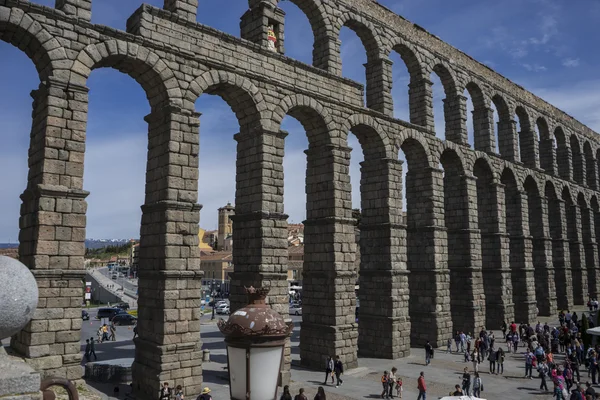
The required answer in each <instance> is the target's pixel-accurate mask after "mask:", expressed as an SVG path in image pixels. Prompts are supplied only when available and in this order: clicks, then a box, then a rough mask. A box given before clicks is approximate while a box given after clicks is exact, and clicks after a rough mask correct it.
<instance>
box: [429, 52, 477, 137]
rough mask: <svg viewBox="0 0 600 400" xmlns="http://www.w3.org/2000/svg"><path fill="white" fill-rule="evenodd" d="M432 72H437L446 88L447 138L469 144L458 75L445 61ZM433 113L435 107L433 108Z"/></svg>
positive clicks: (445, 115) (445, 121)
mask: <svg viewBox="0 0 600 400" xmlns="http://www.w3.org/2000/svg"><path fill="white" fill-rule="evenodd" d="M431 72H432V73H435V74H436V75H437V76H438V77H439V78H440V81H441V82H442V86H443V89H444V96H445V97H444V100H443V103H444V125H445V132H444V134H445V138H446V140H449V141H451V142H454V143H458V144H467V143H468V139H467V135H466V130H465V129H464V126H463V125H464V124H463V115H462V114H463V111H464V110H463V107H462V105H463V104H464V102H462V101H461V98H460V97H458V89H457V83H456V82H457V81H456V77H455V76H454V74H453V72H452V69H450V68H449V67H448V66H446V65H444V64H443V63H438V64H436V65H435V66H434V67H433V68H432V71H431ZM432 97H433V96H432ZM432 106H433V102H432ZM431 113H432V114H433V109H432V110H431Z"/></svg>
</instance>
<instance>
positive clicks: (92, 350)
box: [90, 337, 98, 361]
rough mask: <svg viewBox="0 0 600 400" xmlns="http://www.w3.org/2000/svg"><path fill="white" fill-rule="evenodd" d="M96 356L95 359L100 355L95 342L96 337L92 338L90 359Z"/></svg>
mask: <svg viewBox="0 0 600 400" xmlns="http://www.w3.org/2000/svg"><path fill="white" fill-rule="evenodd" d="M92 356H94V361H96V360H98V356H96V345H95V344H94V338H93V337H91V338H90V359H91V358H92Z"/></svg>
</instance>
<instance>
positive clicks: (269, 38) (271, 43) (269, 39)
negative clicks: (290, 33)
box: [267, 25, 277, 52]
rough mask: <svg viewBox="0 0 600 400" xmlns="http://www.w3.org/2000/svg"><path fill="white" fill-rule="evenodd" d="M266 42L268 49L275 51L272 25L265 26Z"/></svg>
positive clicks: (275, 43) (275, 39)
mask: <svg viewBox="0 0 600 400" xmlns="http://www.w3.org/2000/svg"><path fill="white" fill-rule="evenodd" d="M267 42H268V47H269V50H271V51H275V52H277V36H275V28H274V27H273V25H269V26H268V27H267Z"/></svg>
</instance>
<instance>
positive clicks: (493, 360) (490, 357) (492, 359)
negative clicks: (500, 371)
mask: <svg viewBox="0 0 600 400" xmlns="http://www.w3.org/2000/svg"><path fill="white" fill-rule="evenodd" d="M488 361H489V362H490V374H495V373H496V350H494V348H490V354H489V355H488Z"/></svg>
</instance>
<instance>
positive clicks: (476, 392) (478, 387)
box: [473, 372, 483, 397]
mask: <svg viewBox="0 0 600 400" xmlns="http://www.w3.org/2000/svg"><path fill="white" fill-rule="evenodd" d="M482 391H483V383H482V382H481V378H480V377H479V372H475V378H473V396H475V397H480V396H481V392H482Z"/></svg>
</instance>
